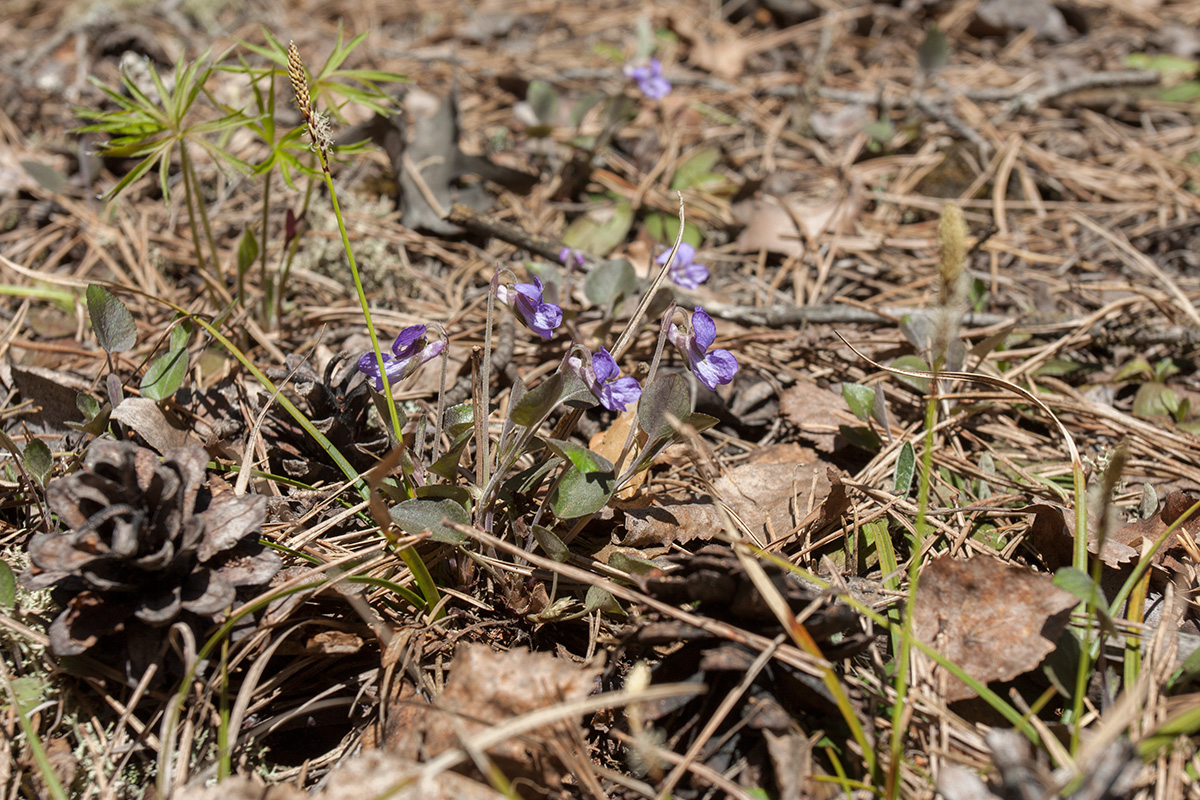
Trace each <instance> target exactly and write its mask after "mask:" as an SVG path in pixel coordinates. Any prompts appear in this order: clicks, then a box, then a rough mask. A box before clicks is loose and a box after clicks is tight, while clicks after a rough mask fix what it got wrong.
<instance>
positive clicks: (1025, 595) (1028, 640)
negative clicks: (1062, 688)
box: [913, 556, 1079, 702]
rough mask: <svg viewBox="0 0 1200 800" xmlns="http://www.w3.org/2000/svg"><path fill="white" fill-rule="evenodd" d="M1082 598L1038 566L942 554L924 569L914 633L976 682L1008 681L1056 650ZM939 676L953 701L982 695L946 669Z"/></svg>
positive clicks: (938, 678) (916, 609) (1033, 666)
mask: <svg viewBox="0 0 1200 800" xmlns="http://www.w3.org/2000/svg"><path fill="white" fill-rule="evenodd" d="M1078 602H1079V601H1078V600H1077V599H1076V598H1075V597H1074V596H1073V595H1071V594H1070V593H1069V592H1065V591H1063V590H1062V589H1059V588H1058V587H1057V586H1055V585H1054V583H1053V581H1052V580H1051V578H1050V577H1049V576H1048V575H1042V574H1039V573H1036V572H1034V571H1033V570H1031V569H1028V568H1025V567H1018V566H1012V565H1009V564H1005V563H1004V562H1002V561H1000V560H999V559H995V558H990V557H986V556H977V557H975V558H970V559H966V560H960V559H955V558H952V557H950V556H942V557H940V558H938V559H935V560H934V561H933V562H931V563H930V564H929V565H928V566H927V567H925V569H924V570H923V571H922V572H921V581H920V584H919V586H918V587H917V600H916V608H915V610H914V618H913V622H914V627H913V630H914V632H915V633H916V635H917V637H918V638H920V639H921V640H922V641H924V642H927V643H928V644H930V645H932V646H933V647H934V648H935V649H936V650H938V651H939V652H940V653H942V654H943V655H944V656H946V657H947V658H948V659H950V660H951V661H952V662H953V663H955V664H957V665H958V666H959V667H961V668H962V669H963V670H964V671H966V673H967V674H968V675H970V676H971V677H973V678H975V679H976V680H978V681H980V682H982V683H988V682H990V681H1006V680H1010V679H1012V678H1015V677H1017V676H1018V675H1023V674H1024V673H1026V672H1029V671H1030V670H1032V669H1034V668H1035V667H1037V665H1038V664H1040V663H1041V662H1042V660H1043V659H1044V658H1045V657H1046V656H1047V655H1049V653H1050V652H1051V651H1052V650H1053V649H1054V643H1055V641H1056V640H1057V639H1058V635H1059V634H1060V633H1062V631H1063V629H1064V628H1065V627H1066V624H1067V616H1068V614H1069V612H1070V610H1071V609H1072V608H1073V607H1074V606H1075V605H1076V604H1077V603H1078ZM933 674H934V681H935V683H939V684H940V681H941V680H942V679H943V678H945V680H946V681H947V685H946V693H945V699H946V700H947V701H948V702H954V701H955V700H966V699H968V698H971V697H975V696H976V695H975V692H974V691H973V690H972V689H971V688H970V687H968V686H967V685H966V684H964V683H962V682H961V681H959V680H958V679H957V678H955V677H953V676H951V675H949V674H948V673H947V672H946V671H945V670H944V669H943V668H941V667H940V666H939V667H937V668H936V669H935V670H934V673H933Z"/></svg>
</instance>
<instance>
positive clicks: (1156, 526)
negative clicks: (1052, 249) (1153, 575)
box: [1106, 489, 1200, 572]
mask: <svg viewBox="0 0 1200 800" xmlns="http://www.w3.org/2000/svg"><path fill="white" fill-rule="evenodd" d="M1197 500H1200V497H1197V496H1196V495H1195V494H1193V493H1191V492H1184V491H1180V490H1178V489H1176V490H1175V491H1173V492H1170V493H1169V494H1167V496H1166V497H1164V498H1163V499H1162V501H1161V502H1160V503H1159V506H1158V511H1157V512H1155V513H1154V514H1153V515H1152V516H1150V517H1148V518H1146V519H1143V520H1138V521H1137V522H1131V523H1129V524H1127V525H1125V526H1123V527H1121V528H1119V529H1117V530H1114V531H1113V532H1112V533H1111V534H1110V535H1109V538H1110V539H1111V540H1113V541H1114V542H1115V543H1118V544H1121V545H1125V546H1128V547H1129V548H1130V549H1131V550H1133V551H1134V554H1135V556H1136V555H1137V554H1139V553H1141V551H1142V546H1143V545H1144V544H1148V543H1150V542H1153V541H1155V540H1156V539H1158V537H1159V536H1161V535H1162V534H1163V531H1165V530H1166V529H1167V528H1168V527H1170V526H1171V525H1172V524H1173V523H1174V522H1175V520H1177V519H1179V518H1180V517H1181V516H1183V514H1184V513H1185V512H1186V511H1187V510H1188V509H1189V508H1191V507H1192V506H1193V505H1194V504H1195V503H1196V501H1197ZM1198 522H1200V514H1193V515H1192V517H1191V519H1190V520H1188V521H1185V522H1184V523H1183V524H1182V525H1180V526H1179V527H1177V528H1176V529H1175V530H1174V531H1173V532H1172V533H1171V535H1170V536H1168V537H1167V538H1166V540H1165V541H1164V542H1163V543H1162V546H1161V547H1159V548H1158V552H1157V553H1155V554H1154V559H1153V563H1154V564H1156V565H1159V566H1161V567H1164V568H1165V569H1167V570H1169V571H1170V572H1181V571H1183V570H1184V569H1186V566H1187V564H1189V563H1190V564H1192V565H1193V567H1194V565H1195V564H1194V562H1193V561H1192V560H1191V557H1190V556H1188V555H1187V552H1188V547H1187V545H1186V544H1185V543H1184V541H1183V540H1182V539H1181V537H1182V536H1187V537H1189V538H1190V539H1191V542H1192V543H1193V544H1194V543H1195V542H1196V536H1195V534H1194V533H1192V532H1191V531H1192V530H1196V529H1197V527H1198V525H1197V523H1198ZM1189 528H1190V530H1189ZM1106 544H1107V542H1106ZM1191 549H1192V550H1193V552H1194V550H1195V547H1194V546H1193V547H1192V548H1191ZM1185 558H1186V559H1187V560H1186V561H1184V560H1181V559H1185Z"/></svg>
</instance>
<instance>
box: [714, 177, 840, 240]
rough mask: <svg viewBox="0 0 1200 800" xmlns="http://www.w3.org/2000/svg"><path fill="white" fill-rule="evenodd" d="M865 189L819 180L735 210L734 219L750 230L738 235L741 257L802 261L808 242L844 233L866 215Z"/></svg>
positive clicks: (823, 179)
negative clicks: (777, 256) (768, 256)
mask: <svg viewBox="0 0 1200 800" xmlns="http://www.w3.org/2000/svg"><path fill="white" fill-rule="evenodd" d="M862 197H863V192H862V186H861V185H860V184H859V183H858V182H854V183H851V184H850V185H849V187H847V186H846V184H845V181H844V180H831V179H825V178H821V179H817V180H814V181H812V182H810V183H808V184H807V185H805V186H804V187H802V189H801V190H800V191H796V192H791V193H789V194H786V195H782V196H775V195H763V196H761V197H757V198H752V199H750V200H743V201H742V202H740V203H737V204H735V205H734V207H733V215H734V218H735V219H736V220H737V221H738V222H741V223H742V224H743V225H745V226H746V227H745V228H744V229H743V230H742V232H741V233H740V234H738V238H737V242H736V245H737V246H736V249H735V251H736V252H738V253H757V252H759V251H760V250H767V251H768V252H772V253H782V254H783V255H788V256H793V257H797V258H798V257H800V256H802V255H803V254H804V252H805V248H806V246H807V243H808V242H815V241H818V240H820V238H821V237H822V236H824V235H825V234H827V233H834V234H837V233H842V232H843V231H845V230H846V229H847V228H849V226H850V224H851V223H852V222H853V221H854V220H855V219H856V218H857V217H858V214H859V212H860V211H862Z"/></svg>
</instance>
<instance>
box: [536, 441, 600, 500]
mask: <svg viewBox="0 0 1200 800" xmlns="http://www.w3.org/2000/svg"><path fill="white" fill-rule="evenodd" d="M546 446H547V447H549V448H550V449H551V450H552V451H553V452H554V453H555V454H557V455H558V456H561V457H562V458H564V459H566V460H567V461H568V462H569V464H570V466H568V467H567V469H566V471H565V472H564V473H563V476H562V479H561V480H559V482H558V483H557V485H556V486H555V488H554V491H552V492H551V493H550V497H549V502H550V508H551V510H552V511H554V514H555V515H556V516H557V517H558V518H559V519H575V518H577V517H583V516H586V515H588V514H594V513H595V512H597V511H599V510H600V509H602V508H604V504H605V503H607V502H608V499H609V498H610V497H611V496H612V492H613V488H614V486H615V485H616V475H615V474H614V473H613V465H612V462H611V461H609V460H608V459H607V458H605V457H604V456H602V455H600V454H599V453H595V452H592V451H591V450H589V449H587V448H586V447H584V446H582V445H578V444H575V443H574V442H568V441H565V440H562V439H547V440H546Z"/></svg>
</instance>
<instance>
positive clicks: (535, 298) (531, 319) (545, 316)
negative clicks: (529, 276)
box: [496, 278, 562, 339]
mask: <svg viewBox="0 0 1200 800" xmlns="http://www.w3.org/2000/svg"><path fill="white" fill-rule="evenodd" d="M496 299H498V300H499V301H500V302H501V303H504V304H505V305H506V306H508V307H509V308H511V309H512V310H514V311H516V312H517V313H518V314H519V315H520V316H521V319H522V320H524V321H525V324H526V325H527V326H528V327H529V329H530V330H531V331H533V332H534V333H536V334H537V335H538V336H540V337H542V338H543V339H549V338H550V337H551V336H552V335H554V329H555V328H557V327H558V326H559V325H562V309H561V308H559V307H558V306H556V305H554V303H545V302H542V281H541V279H539V278H534V279H533V283H518V284H516V285H514V286H512V287H511V288H510V287H509V286H506V285H505V284H503V283H502V284H500V285H499V286H497V287H496Z"/></svg>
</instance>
